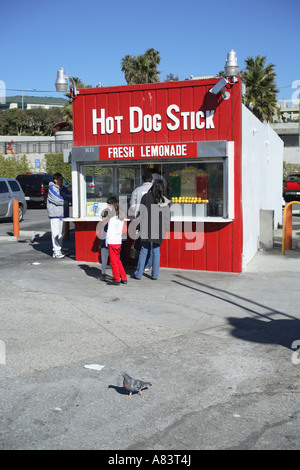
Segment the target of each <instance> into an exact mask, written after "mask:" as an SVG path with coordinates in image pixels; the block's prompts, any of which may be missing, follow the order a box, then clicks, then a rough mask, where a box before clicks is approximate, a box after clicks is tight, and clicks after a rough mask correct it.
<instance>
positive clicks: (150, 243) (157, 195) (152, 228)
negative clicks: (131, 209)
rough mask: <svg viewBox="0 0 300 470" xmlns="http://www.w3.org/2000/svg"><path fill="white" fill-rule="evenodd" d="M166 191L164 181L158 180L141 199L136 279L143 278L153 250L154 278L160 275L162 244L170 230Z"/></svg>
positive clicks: (168, 204) (138, 217) (168, 202)
mask: <svg viewBox="0 0 300 470" xmlns="http://www.w3.org/2000/svg"><path fill="white" fill-rule="evenodd" d="M164 191H165V190H164V184H163V181H162V180H157V181H155V182H154V183H153V185H152V186H151V188H150V190H149V192H148V193H147V194H145V195H144V196H143V197H142V199H141V204H140V210H139V213H138V214H137V222H138V226H137V229H139V230H140V238H141V250H140V255H139V259H138V264H137V268H136V270H135V272H134V278H135V279H141V278H142V275H143V271H144V267H145V263H146V260H147V256H148V255H149V253H150V252H151V250H152V253H153V257H152V279H153V280H156V279H158V276H159V267H160V245H161V244H162V241H163V239H164V238H165V236H166V233H167V232H168V231H169V230H170V201H169V200H168V199H167V198H166V196H165V195H164Z"/></svg>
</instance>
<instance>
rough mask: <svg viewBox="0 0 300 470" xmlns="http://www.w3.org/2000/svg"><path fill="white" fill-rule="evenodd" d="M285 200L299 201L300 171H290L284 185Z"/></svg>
mask: <svg viewBox="0 0 300 470" xmlns="http://www.w3.org/2000/svg"><path fill="white" fill-rule="evenodd" d="M283 198H284V200H285V202H291V201H300V173H291V174H290V175H289V176H288V177H287V179H286V181H285V185H284V192H283Z"/></svg>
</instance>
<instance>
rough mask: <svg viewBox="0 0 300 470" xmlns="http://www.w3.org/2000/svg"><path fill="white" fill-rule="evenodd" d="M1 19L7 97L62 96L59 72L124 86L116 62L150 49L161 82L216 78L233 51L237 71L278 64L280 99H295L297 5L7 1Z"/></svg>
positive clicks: (194, 0) (1, 75) (1, 69)
mask: <svg viewBox="0 0 300 470" xmlns="http://www.w3.org/2000/svg"><path fill="white" fill-rule="evenodd" d="M0 17H1V32H0V34H1V36H0V51H1V54H0V57H1V60H0V64H1V65H0V80H1V81H2V83H3V82H4V84H5V86H6V95H7V96H9V95H15V94H21V92H20V91H18V90H22V89H23V90H30V89H32V88H35V89H36V90H37V91H36V92H30V91H24V95H26V94H27V95H40V96H60V97H63V96H64V95H63V94H61V93H56V91H55V85H54V83H55V79H56V73H57V70H58V69H59V68H60V67H64V69H65V71H66V73H67V74H68V75H71V76H75V77H79V78H80V79H81V80H82V81H83V82H84V83H89V84H90V85H93V86H96V85H97V84H98V82H101V83H102V86H115V85H125V84H126V82H125V79H124V74H123V73H122V72H121V65H120V64H121V60H122V58H123V57H124V56H125V55H127V54H129V55H140V54H143V53H144V52H145V51H146V49H148V48H152V47H153V48H154V49H155V50H157V51H159V53H160V57H161V63H160V66H159V70H160V71H161V81H163V80H164V78H165V76H166V75H167V74H169V73H173V74H174V75H178V76H179V79H180V80H184V79H185V78H188V77H189V76H190V75H194V76H205V75H215V74H216V73H217V72H219V71H220V70H222V69H223V68H224V65H225V61H226V55H227V52H228V51H229V50H230V49H234V50H235V51H236V53H237V57H238V62H239V66H240V69H243V68H244V66H245V59H246V58H247V57H249V56H256V55H264V56H267V63H270V62H272V63H273V64H275V65H276V68H275V71H276V73H277V86H278V88H279V94H278V99H291V98H292V96H294V97H296V98H299V97H300V96H299V95H300V50H299V44H300V27H299V24H300V23H299V18H300V2H299V0H285V1H282V0H272V1H271V0H260V1H259V0H251V1H249V2H242V1H241V0H229V1H220V0H216V1H214V0H212V1H207V0H205V1H202V0H184V1H183V0H181V1H179V0H150V1H147V2H146V1H143V0H139V1H137V0H132V1H131V0H127V1H126V0H122V1H121V0H114V1H108V0H105V1H104V0H86V1H83V0H81V1H77V0H74V1H73V2H72V1H71V0H70V1H68V2H66V1H63V0H61V1H58V0H52V1H51V2H42V1H40V0H28V1H27V2H25V1H24V0H15V1H7V0H6V1H5V2H4V4H3V3H2V6H0ZM297 81H298V83H297ZM0 84H1V82H0ZM292 85H294V88H292ZM0 93H1V92H0ZM293 94H294V95H293ZM0 96H1V94H0ZM2 96H3V93H2Z"/></svg>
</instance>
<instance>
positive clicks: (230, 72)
mask: <svg viewBox="0 0 300 470" xmlns="http://www.w3.org/2000/svg"><path fill="white" fill-rule="evenodd" d="M224 70H225V77H222V78H221V80H219V81H218V83H216V84H215V86H214V87H213V88H211V89H210V90H209V92H210V93H212V94H213V95H217V94H218V93H219V92H220V91H222V98H223V100H225V101H226V100H229V98H230V93H229V92H228V91H225V86H226V85H231V86H232V85H233V84H234V83H236V82H237V81H238V79H237V75H238V73H239V66H238V61H237V57H236V52H235V51H234V50H233V49H231V50H230V51H229V52H228V54H227V60H226V62H225V67H224ZM228 79H230V80H228Z"/></svg>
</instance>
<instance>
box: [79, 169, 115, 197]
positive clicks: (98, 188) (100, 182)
mask: <svg viewBox="0 0 300 470" xmlns="http://www.w3.org/2000/svg"><path fill="white" fill-rule="evenodd" d="M85 180H86V197H87V199H91V198H100V197H110V196H111V195H112V188H113V186H112V182H111V179H110V177H109V176H106V175H86V177H85Z"/></svg>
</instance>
